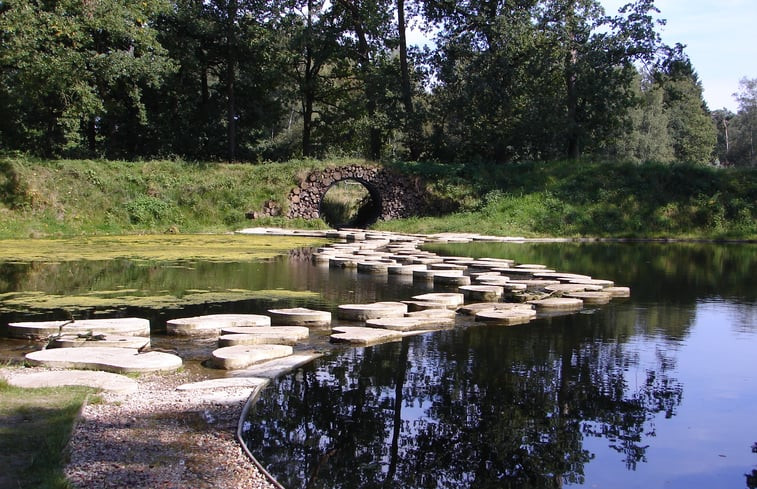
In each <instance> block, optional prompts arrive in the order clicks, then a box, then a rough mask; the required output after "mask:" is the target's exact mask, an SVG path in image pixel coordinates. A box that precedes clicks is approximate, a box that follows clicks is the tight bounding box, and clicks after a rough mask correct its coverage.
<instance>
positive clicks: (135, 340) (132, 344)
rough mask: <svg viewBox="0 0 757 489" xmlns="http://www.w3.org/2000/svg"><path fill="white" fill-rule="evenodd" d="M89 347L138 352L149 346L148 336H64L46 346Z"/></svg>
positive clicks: (54, 339) (105, 334)
mask: <svg viewBox="0 0 757 489" xmlns="http://www.w3.org/2000/svg"><path fill="white" fill-rule="evenodd" d="M82 346H91V347H98V348H102V347H106V346H109V347H116V348H136V349H137V350H140V349H142V348H146V347H148V346H150V338H149V337H148V336H123V335H115V334H108V333H103V334H95V333H93V334H91V335H90V334H64V335H61V336H57V337H55V338H53V339H52V340H51V341H50V343H49V344H48V345H47V347H48V348H80V347H82Z"/></svg>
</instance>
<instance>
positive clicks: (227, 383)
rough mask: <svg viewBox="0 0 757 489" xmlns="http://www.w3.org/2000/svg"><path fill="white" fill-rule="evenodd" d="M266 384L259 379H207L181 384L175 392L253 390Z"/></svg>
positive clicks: (265, 380)
mask: <svg viewBox="0 0 757 489" xmlns="http://www.w3.org/2000/svg"><path fill="white" fill-rule="evenodd" d="M266 382H268V379H264V378H261V377H223V378H221V379H208V380H202V381H200V382H190V383H187V384H181V385H180V386H178V387H177V388H176V390H177V391H201V390H207V389H245V388H247V389H255V388H256V387H258V386H261V385H263V384H265V383H266Z"/></svg>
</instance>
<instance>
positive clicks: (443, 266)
mask: <svg viewBox="0 0 757 489" xmlns="http://www.w3.org/2000/svg"><path fill="white" fill-rule="evenodd" d="M445 260H446V258H445ZM428 267H429V268H430V269H431V270H465V269H467V268H468V267H467V266H466V265H461V264H456V263H450V262H448V261H445V262H444V263H432V264H430V265H429V266H428Z"/></svg>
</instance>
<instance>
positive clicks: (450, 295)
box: [413, 292, 465, 309]
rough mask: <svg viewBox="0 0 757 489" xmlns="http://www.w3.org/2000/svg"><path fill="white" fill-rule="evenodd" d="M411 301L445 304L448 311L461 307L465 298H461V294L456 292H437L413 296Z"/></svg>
mask: <svg viewBox="0 0 757 489" xmlns="http://www.w3.org/2000/svg"><path fill="white" fill-rule="evenodd" d="M413 299H414V300H416V301H430V302H441V303H442V304H445V305H446V306H447V308H449V309H457V307H458V306H461V305H462V304H463V302H465V297H463V294H460V293H456V292H447V293H445V292H438V293H431V294H421V295H414V296H413Z"/></svg>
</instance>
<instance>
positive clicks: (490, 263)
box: [468, 260, 514, 270]
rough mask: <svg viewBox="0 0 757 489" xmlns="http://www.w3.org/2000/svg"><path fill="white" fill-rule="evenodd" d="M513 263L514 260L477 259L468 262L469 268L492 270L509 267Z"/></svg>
mask: <svg viewBox="0 0 757 489" xmlns="http://www.w3.org/2000/svg"><path fill="white" fill-rule="evenodd" d="M513 263H514V262H513V261H512V260H475V261H473V262H472V263H469V264H468V268H469V269H475V270H491V269H492V268H503V267H504V268H509V267H511V266H512V265H513Z"/></svg>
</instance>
